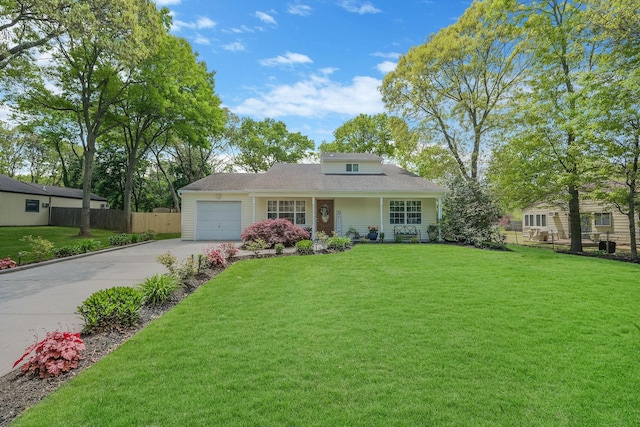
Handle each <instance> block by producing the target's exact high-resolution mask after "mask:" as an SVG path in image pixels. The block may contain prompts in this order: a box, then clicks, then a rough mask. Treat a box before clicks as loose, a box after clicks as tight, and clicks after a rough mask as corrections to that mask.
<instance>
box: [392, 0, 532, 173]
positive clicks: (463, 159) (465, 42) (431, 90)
mask: <svg viewBox="0 0 640 427" xmlns="http://www.w3.org/2000/svg"><path fill="white" fill-rule="evenodd" d="M515 8H516V2H515V1H503V0H485V1H481V2H480V1H476V2H474V3H472V5H471V6H470V7H469V8H468V9H467V10H466V11H465V13H464V14H463V15H462V16H461V17H460V19H459V20H458V21H457V22H456V23H455V24H453V25H451V26H449V27H447V28H445V29H443V30H441V31H440V32H438V33H437V34H435V35H431V36H430V37H429V39H428V40H427V42H426V43H425V44H423V45H421V46H417V47H414V48H412V49H411V50H410V51H409V52H408V53H407V54H406V55H403V56H402V57H401V58H400V61H399V62H398V65H397V67H396V70H395V71H392V72H391V73H389V74H387V76H385V78H384V81H383V83H382V88H381V91H382V97H383V101H384V102H385V105H386V108H387V109H388V110H391V111H394V112H395V111H398V112H400V113H401V115H402V116H403V117H404V118H406V119H408V120H410V121H413V122H416V123H417V126H416V128H417V129H420V130H421V132H423V133H424V139H426V140H434V141H436V142H437V143H439V144H442V145H444V146H445V147H446V148H447V149H448V150H449V152H450V153H451V156H452V157H453V159H454V160H455V162H456V164H457V166H458V169H459V173H460V175H461V176H463V177H464V178H465V179H468V180H476V179H478V175H479V171H480V169H479V162H480V160H481V158H482V156H483V154H484V153H485V151H484V150H486V148H485V144H486V142H487V138H488V137H489V136H490V133H491V132H492V131H493V130H494V129H495V127H496V126H497V125H498V123H499V118H498V117H497V113H498V112H499V111H500V109H501V108H503V107H504V103H505V101H506V100H508V99H509V97H510V96H512V94H513V92H514V91H515V89H516V87H517V85H518V84H519V82H520V79H521V77H522V73H523V70H524V69H525V66H526V63H525V62H524V61H522V59H523V58H524V57H523V56H521V55H519V51H518V44H517V41H518V39H519V37H520V29H519V28H518V27H517V26H516V25H514V23H513V22H512V10H515Z"/></svg>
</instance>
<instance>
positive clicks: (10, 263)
mask: <svg viewBox="0 0 640 427" xmlns="http://www.w3.org/2000/svg"><path fill="white" fill-rule="evenodd" d="M15 266H16V262H15V261H14V260H12V259H11V258H2V259H0V270H6V269H7V268H14V267H15Z"/></svg>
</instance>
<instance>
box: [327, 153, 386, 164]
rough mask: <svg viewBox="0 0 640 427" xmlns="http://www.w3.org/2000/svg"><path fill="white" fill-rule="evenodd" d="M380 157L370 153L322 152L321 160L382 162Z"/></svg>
mask: <svg viewBox="0 0 640 427" xmlns="http://www.w3.org/2000/svg"><path fill="white" fill-rule="evenodd" d="M382 160H383V159H382V157H380V156H376V155H375V154H370V153H322V161H323V162H344V161H351V162H378V163H382Z"/></svg>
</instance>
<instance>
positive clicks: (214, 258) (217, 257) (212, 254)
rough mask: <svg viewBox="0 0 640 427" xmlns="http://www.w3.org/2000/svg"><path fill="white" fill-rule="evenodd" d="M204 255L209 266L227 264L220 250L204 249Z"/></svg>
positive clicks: (224, 265) (223, 266) (223, 265)
mask: <svg viewBox="0 0 640 427" xmlns="http://www.w3.org/2000/svg"><path fill="white" fill-rule="evenodd" d="M205 255H206V256H207V258H208V259H209V265H210V266H211V267H214V268H215V267H222V268H225V267H226V266H227V258H226V257H225V256H224V255H223V253H222V250H220V249H213V248H211V249H205Z"/></svg>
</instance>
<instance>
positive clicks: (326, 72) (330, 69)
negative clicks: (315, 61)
mask: <svg viewBox="0 0 640 427" xmlns="http://www.w3.org/2000/svg"><path fill="white" fill-rule="evenodd" d="M338 70H339V68H336V67H327V68H320V73H321V74H324V75H325V76H328V75H331V74H333V73H335V72H336V71H338Z"/></svg>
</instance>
